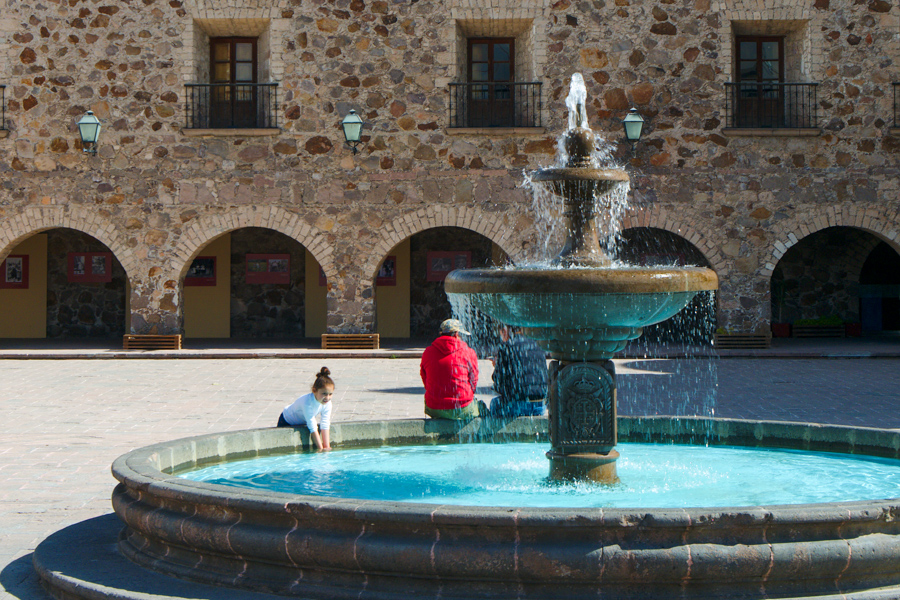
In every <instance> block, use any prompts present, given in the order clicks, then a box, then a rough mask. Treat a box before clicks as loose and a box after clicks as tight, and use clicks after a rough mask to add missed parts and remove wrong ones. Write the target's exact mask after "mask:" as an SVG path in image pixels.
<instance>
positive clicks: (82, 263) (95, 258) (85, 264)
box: [68, 252, 112, 283]
mask: <svg viewBox="0 0 900 600" xmlns="http://www.w3.org/2000/svg"><path fill="white" fill-rule="evenodd" d="M68 271H69V272H68V276H69V282H70V283H106V282H108V281H112V252H69V269H68Z"/></svg>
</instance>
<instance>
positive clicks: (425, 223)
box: [363, 205, 524, 281]
mask: <svg viewBox="0 0 900 600" xmlns="http://www.w3.org/2000/svg"><path fill="white" fill-rule="evenodd" d="M435 227H459V228H461V229H468V230H469V231H474V232H475V233H479V234H481V235H483V236H484V237H486V238H488V239H489V240H491V241H492V242H494V243H495V244H497V245H498V246H499V247H500V249H501V250H503V251H504V252H506V254H508V255H509V256H510V257H514V256H515V253H514V252H513V249H514V248H521V247H522V244H521V242H522V240H523V239H524V238H523V236H522V233H523V232H521V231H516V228H515V227H514V226H513V225H511V224H510V223H508V222H507V221H506V219H505V218H504V217H503V215H502V214H500V213H486V212H484V211H482V210H480V209H478V208H475V207H473V206H445V205H432V206H428V207H425V208H420V209H419V210H417V211H415V212H410V213H406V214H404V215H401V216H399V217H397V218H396V219H394V220H393V221H392V222H390V223H387V224H385V226H384V227H383V228H382V230H383V232H384V236H383V237H382V238H381V240H380V241H379V242H378V243H377V244H376V245H375V247H374V248H373V249H372V253H371V254H370V255H369V258H368V260H366V263H365V264H364V265H363V273H365V274H366V276H367V277H370V278H371V279H372V280H373V281H374V278H375V274H376V272H377V270H378V265H379V264H380V263H381V260H382V259H383V258H384V257H385V256H387V254H388V252H390V250H391V248H393V247H394V246H396V245H397V244H399V243H400V242H402V241H403V240H405V239H406V238H408V237H411V236H413V235H415V234H417V233H419V232H421V231H425V230H426V229H432V228H435Z"/></svg>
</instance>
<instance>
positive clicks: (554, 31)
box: [0, 0, 900, 333]
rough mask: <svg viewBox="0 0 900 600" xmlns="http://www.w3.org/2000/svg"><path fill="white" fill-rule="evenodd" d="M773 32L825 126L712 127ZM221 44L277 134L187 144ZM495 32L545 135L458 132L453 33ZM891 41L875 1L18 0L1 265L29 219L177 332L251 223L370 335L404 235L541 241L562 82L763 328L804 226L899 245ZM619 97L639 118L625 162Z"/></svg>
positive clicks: (136, 319)
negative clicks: (753, 130) (192, 289)
mask: <svg viewBox="0 0 900 600" xmlns="http://www.w3.org/2000/svg"><path fill="white" fill-rule="evenodd" d="M767 31H768V32H776V33H779V34H783V35H786V36H789V37H790V39H789V40H788V44H787V45H788V47H789V54H788V58H789V60H790V62H791V64H790V65H788V67H789V68H788V69H787V71H788V73H790V74H791V76H792V77H800V78H802V80H804V81H807V82H813V83H818V87H817V92H816V93H817V106H816V108H817V112H818V123H819V125H820V130H819V131H818V133H819V135H816V136H812V137H801V136H798V135H797V132H784V133H786V134H787V135H784V136H771V135H768V136H764V137H758V136H752V135H747V133H748V132H741V131H737V132H735V131H730V130H729V129H728V128H727V124H728V123H727V120H726V116H727V115H726V114H725V84H726V82H728V81H731V80H732V78H733V70H734V65H733V44H734V36H735V35H738V34H745V33H765V32H767ZM237 34H240V35H245V34H246V35H256V36H259V38H260V40H261V43H260V52H262V53H264V56H260V64H261V65H262V66H261V67H260V73H259V75H260V77H263V78H264V77H265V76H267V75H268V77H270V78H271V80H272V81H275V82H277V83H278V98H279V101H278V105H277V107H276V108H275V112H276V117H277V120H278V124H279V129H276V130H269V131H262V132H258V131H257V132H235V131H224V132H222V131H213V132H205V133H203V135H200V133H201V132H197V131H191V130H186V129H183V127H184V125H185V119H186V115H185V87H184V84H185V83H191V82H196V81H198V80H200V82H202V78H203V77H205V73H206V71H205V69H207V68H208V67H207V66H206V64H205V62H204V61H205V58H204V54H203V48H204V47H205V46H204V44H205V43H208V42H206V41H204V40H208V38H209V37H210V36H215V35H237ZM498 34H503V35H513V36H515V37H516V39H517V40H521V43H519V44H518V46H517V47H518V49H519V50H520V51H521V53H520V54H519V55H518V56H517V60H518V61H519V63H520V66H521V69H520V70H519V72H520V73H521V74H522V75H523V76H524V75H528V77H529V78H530V79H534V80H537V81H540V82H541V83H542V94H541V98H542V109H541V117H542V125H543V127H544V128H543V129H542V128H535V129H530V130H515V131H506V132H496V131H495V132H484V131H468V130H465V131H455V130H450V129H448V128H447V123H448V116H447V111H448V104H449V93H448V87H447V86H448V84H449V83H450V82H451V81H458V80H461V78H462V77H463V74H461V73H460V65H464V64H465V60H464V59H461V57H460V55H459V53H460V50H459V49H460V48H463V47H464V44H463V42H464V39H465V36H474V35H498ZM898 38H900V9H898V7H897V6H895V5H894V3H892V2H887V1H885V0H866V1H862V2H860V1H858V0H816V1H815V2H796V1H795V0H772V1H769V2H765V3H760V2H758V1H757V0H734V1H729V2H719V1H713V0H652V1H651V0H615V1H613V0H591V1H588V0H583V1H581V0H559V1H558V2H553V3H546V4H545V3H538V2H536V1H534V0H517V1H516V2H513V1H512V0H501V1H500V2H499V4H498V3H496V2H495V3H492V4H490V5H488V4H487V3H480V2H477V1H471V2H470V1H469V0H466V1H465V2H460V3H454V4H450V5H448V4H446V3H442V2H438V1H437V0H419V1H418V2H413V3H399V4H398V3H389V2H386V1H384V0H333V1H329V0H312V1H311V2H309V3H300V2H296V1H294V0H277V1H275V2H272V3H267V4H266V5H263V3H261V2H257V1H256V0H238V2H237V3H236V4H235V3H232V2H229V3H226V2H224V0H210V1H208V2H204V3H199V2H197V1H196V0H173V1H171V2H163V1H162V0H143V1H142V2H140V3H137V4H135V3H128V2H124V1H122V0H108V1H107V2H105V3H103V2H96V3H93V2H91V3H88V2H80V3H75V4H71V3H69V4H54V3H50V4H47V3H40V2H36V1H35V0H21V1H18V2H15V3H13V4H11V5H10V6H9V7H8V9H7V10H5V11H4V13H3V16H2V18H0V53H3V56H0V65H3V64H6V65H8V68H7V69H5V70H4V71H2V73H0V78H2V79H3V80H2V81H0V83H5V84H6V85H7V86H8V87H7V89H6V97H7V107H6V108H7V128H8V130H9V135H8V137H6V138H5V139H0V256H2V255H5V254H8V253H9V252H10V251H11V250H12V248H13V247H14V246H15V245H16V244H17V243H18V242H19V241H21V240H22V239H25V238H27V237H28V236H30V235H33V234H34V233H35V232H37V231H39V230H42V229H47V228H51V227H70V228H73V229H77V230H80V231H83V232H85V233H87V234H89V235H91V236H93V237H94V238H96V239H97V240H99V241H100V242H102V243H103V244H104V245H106V246H107V247H108V248H109V249H110V250H111V251H112V252H113V253H114V254H115V256H116V257H117V259H118V260H119V261H120V262H121V264H122V267H123V269H124V270H125V272H126V273H127V276H128V278H129V280H130V282H131V289H132V295H131V307H132V314H131V320H130V324H129V329H130V330H132V331H135V332H146V333H151V332H160V333H161V332H174V331H179V330H180V328H181V303H182V296H181V281H182V278H183V276H184V273H185V272H186V269H187V267H188V265H189V264H190V261H191V259H192V258H193V257H194V256H196V255H197V254H198V253H199V252H200V251H201V249H202V247H203V246H204V244H206V243H207V242H208V241H210V240H211V239H214V238H215V237H216V236H217V235H219V234H221V233H223V232H225V231H232V230H235V229H238V228H241V227H265V228H268V229H271V230H274V231H278V232H281V233H283V234H285V235H287V236H289V237H291V238H293V239H294V240H296V241H297V242H299V243H300V244H302V245H303V246H305V247H306V248H308V249H309V250H310V252H311V253H312V254H313V255H314V257H315V258H316V260H317V261H318V262H319V264H320V265H322V268H323V269H324V270H325V272H326V275H327V277H328V282H329V291H328V313H329V316H328V327H329V330H331V331H366V330H369V329H371V327H372V326H373V323H374V306H373V303H374V294H373V278H374V274H375V269H376V267H377V265H378V263H379V262H380V260H381V259H382V258H383V257H384V256H385V255H386V254H387V253H388V251H389V250H390V248H391V247H392V246H393V245H395V244H396V243H398V242H399V241H401V240H402V239H404V238H405V237H409V236H410V235H414V234H416V233H418V232H420V231H424V230H426V229H428V228H432V227H436V226H453V227H462V228H466V229H470V230H472V231H475V232H477V233H479V234H481V235H483V236H485V237H487V238H488V239H490V240H492V241H493V242H494V243H496V244H498V245H499V246H500V247H501V248H503V249H504V250H505V251H506V252H507V253H509V254H510V255H511V256H513V257H514V258H516V257H519V256H521V255H522V254H523V253H525V251H526V250H527V249H528V248H529V247H531V246H533V244H534V243H535V241H536V240H535V229H534V228H533V223H534V218H535V217H534V215H533V214H532V213H531V208H530V207H531V201H530V197H529V195H528V193H527V192H526V191H525V190H524V189H522V188H521V187H520V184H521V181H522V179H523V171H527V170H530V169H535V168H537V167H540V166H542V165H547V164H549V163H551V162H552V160H553V155H554V153H555V149H556V142H555V138H556V135H557V134H558V133H559V132H560V131H561V130H562V129H563V128H564V127H565V122H566V114H565V107H564V104H563V102H562V99H563V98H564V96H565V95H566V91H567V87H568V82H569V79H570V76H571V75H572V73H573V72H576V71H577V72H581V73H583V74H584V76H585V80H586V82H587V85H588V96H589V99H588V106H587V111H588V116H589V119H590V122H591V124H592V126H593V127H594V129H595V130H597V131H599V132H601V133H602V134H604V135H606V136H607V137H608V139H610V140H611V141H613V142H614V143H615V144H616V149H615V155H616V157H617V160H619V161H620V162H621V163H623V164H625V165H626V168H628V169H629V171H630V173H631V175H632V178H633V183H634V186H633V191H632V198H631V207H632V208H631V211H630V213H629V215H628V217H627V219H626V221H627V223H626V225H627V226H653V227H658V228H660V229H665V230H667V231H670V232H672V233H675V234H678V235H681V236H682V237H684V238H685V239H687V240H688V241H690V242H691V243H692V244H693V245H695V246H696V247H697V248H698V249H699V250H700V251H701V252H702V253H703V255H704V256H705V257H706V258H707V259H708V260H709V262H710V264H711V265H713V267H714V268H715V269H716V271H717V273H718V275H719V277H720V281H721V291H720V293H719V296H718V297H719V304H718V321H719V324H720V325H722V326H727V327H730V328H732V329H733V330H736V331H765V330H766V329H767V327H768V322H769V311H770V278H771V276H772V273H773V271H774V269H775V265H776V264H777V263H778V261H779V259H780V258H781V257H782V256H783V255H784V253H785V252H786V251H787V249H788V248H789V247H791V246H793V245H794V244H796V243H797V242H798V241H799V240H801V239H802V238H804V237H805V236H807V235H809V234H810V233H812V232H815V231H818V230H821V229H824V228H827V227H831V226H846V227H854V228H858V229H862V230H865V231H868V232H871V233H873V234H875V235H877V236H878V237H880V238H881V239H883V240H885V241H887V242H888V243H890V244H891V245H892V247H893V248H895V249H897V248H898V239H900V216H898V213H900V200H898V191H900V184H898V181H900V179H898V175H900V173H898V163H897V156H898V151H900V137H898V136H897V135H896V133H897V132H896V130H894V129H892V128H891V125H892V109H893V93H892V89H891V82H892V81H897V80H900V69H898V58H900V39H898ZM529 53H530V56H527V54H529ZM798 55H799V57H798ZM798 61H799V66H798V65H797V63H798ZM632 106H635V107H637V108H638V109H639V110H640V112H641V113H642V114H643V116H644V117H645V119H646V120H647V127H646V133H645V135H644V138H643V140H642V141H641V142H640V143H638V144H637V145H636V147H635V152H634V154H633V155H632V154H631V153H630V151H629V148H628V146H627V144H621V143H620V141H621V123H620V121H621V119H622V118H623V117H624V115H625V113H626V112H627V110H628V109H629V108H630V107H632ZM351 108H352V109H355V110H357V112H359V113H360V114H361V115H362V116H363V118H364V119H365V122H366V127H365V129H364V143H363V144H362V145H361V146H360V153H359V154H356V155H353V154H351V153H350V151H349V149H348V148H347V147H346V146H345V145H344V144H343V142H342V135H341V132H340V129H339V122H340V120H341V118H342V117H343V116H344V115H345V114H346V113H347V112H348V111H349V110H350V109H351ZM88 109H91V110H93V111H94V113H95V114H96V115H97V116H98V117H99V118H100V119H101V120H102V121H103V124H104V129H103V132H102V133H101V140H100V145H99V153H98V156H96V157H91V156H88V155H84V154H82V153H81V148H80V145H81V144H80V141H79V140H78V136H77V133H76V129H75V125H74V124H75V121H77V119H78V118H79V117H80V116H81V115H82V114H83V113H84V111H85V110H88ZM769 133H771V132H769ZM806 133H810V132H806Z"/></svg>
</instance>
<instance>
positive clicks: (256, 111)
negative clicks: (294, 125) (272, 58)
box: [185, 19, 278, 132]
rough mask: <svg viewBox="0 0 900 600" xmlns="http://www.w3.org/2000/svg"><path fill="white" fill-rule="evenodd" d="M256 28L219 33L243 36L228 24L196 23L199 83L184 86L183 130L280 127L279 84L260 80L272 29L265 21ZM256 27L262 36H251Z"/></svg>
mask: <svg viewBox="0 0 900 600" xmlns="http://www.w3.org/2000/svg"><path fill="white" fill-rule="evenodd" d="M251 24H254V23H251ZM256 25H257V27H252V28H250V31H249V32H247V33H248V34H249V35H246V34H245V35H215V34H216V33H224V34H233V33H239V32H240V28H239V27H237V24H235V23H234V22H231V21H230V20H224V19H223V20H220V21H216V20H210V21H207V22H202V23H200V24H199V25H198V32H197V33H198V35H195V38H196V39H197V43H195V57H196V58H195V77H196V80H197V83H189V84H185V88H186V110H185V120H186V122H185V130H207V129H213V130H217V131H220V132H221V131H227V130H248V129H254V130H275V129H277V127H278V123H277V116H276V110H275V109H276V106H277V98H276V92H277V85H278V84H276V83H261V82H260V80H261V79H264V78H265V76H266V68H265V67H266V60H265V59H266V56H265V55H264V54H263V53H264V51H265V50H264V49H266V48H268V45H269V44H268V27H267V23H262V24H256ZM258 29H262V34H261V35H252V34H254V33H256V30H258ZM210 34H213V35H210ZM204 55H205V56H204Z"/></svg>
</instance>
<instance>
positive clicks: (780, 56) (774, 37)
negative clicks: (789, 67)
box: [734, 35, 784, 83]
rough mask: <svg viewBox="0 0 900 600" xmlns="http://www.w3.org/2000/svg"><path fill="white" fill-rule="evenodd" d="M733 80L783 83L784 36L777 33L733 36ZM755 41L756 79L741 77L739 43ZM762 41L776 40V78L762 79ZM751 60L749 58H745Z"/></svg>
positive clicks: (739, 81)
mask: <svg viewBox="0 0 900 600" xmlns="http://www.w3.org/2000/svg"><path fill="white" fill-rule="evenodd" d="M734 40H735V78H734V80H735V82H737V83H742V82H743V83H751V82H752V83H767V82H770V83H784V36H779V35H739V36H735V38H734ZM744 42H754V43H756V73H757V76H756V79H743V77H742V76H741V62H742V61H743V60H745V59H742V58H741V44H742V43H744ZM764 42H778V80H777V81H776V80H774V79H763V77H762V76H763V69H762V63H763V57H762V45H763V43H764ZM746 60H751V59H746Z"/></svg>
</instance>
